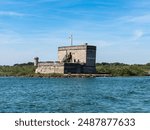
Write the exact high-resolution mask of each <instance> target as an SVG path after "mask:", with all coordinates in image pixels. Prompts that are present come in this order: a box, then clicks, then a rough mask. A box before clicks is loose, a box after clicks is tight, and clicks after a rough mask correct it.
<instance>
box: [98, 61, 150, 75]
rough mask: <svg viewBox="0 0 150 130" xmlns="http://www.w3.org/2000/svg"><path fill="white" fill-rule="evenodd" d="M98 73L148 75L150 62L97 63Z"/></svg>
mask: <svg viewBox="0 0 150 130" xmlns="http://www.w3.org/2000/svg"><path fill="white" fill-rule="evenodd" d="M96 70H97V73H106V74H110V75H112V76H147V75H149V72H150V63H148V64H145V65H141V64H134V65H128V64H123V63H97V64H96Z"/></svg>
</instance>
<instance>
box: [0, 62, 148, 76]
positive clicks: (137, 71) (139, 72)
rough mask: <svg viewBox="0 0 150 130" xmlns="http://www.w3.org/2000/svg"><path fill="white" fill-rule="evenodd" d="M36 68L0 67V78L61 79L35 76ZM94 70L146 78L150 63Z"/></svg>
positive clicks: (99, 66)
mask: <svg viewBox="0 0 150 130" xmlns="http://www.w3.org/2000/svg"><path fill="white" fill-rule="evenodd" d="M35 69H36V67H34V66H33V63H32V62H29V63H23V64H15V65H13V66H0V76H27V77H43V76H44V77H51V76H53V77H61V76H62V75H61V74H48V75H42V74H35ZM96 70H97V73H99V74H109V75H110V76H147V75H149V72H150V63H148V64H145V65H141V64H135V65H128V64H123V63H97V64H96Z"/></svg>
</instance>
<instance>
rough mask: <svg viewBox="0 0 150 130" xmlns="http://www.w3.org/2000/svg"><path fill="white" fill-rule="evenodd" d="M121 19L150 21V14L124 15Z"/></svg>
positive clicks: (138, 21) (134, 21)
mask: <svg viewBox="0 0 150 130" xmlns="http://www.w3.org/2000/svg"><path fill="white" fill-rule="evenodd" d="M119 21H122V22H127V23H142V24H145V23H150V15H149V14H145V15H140V16H123V17H121V18H119Z"/></svg>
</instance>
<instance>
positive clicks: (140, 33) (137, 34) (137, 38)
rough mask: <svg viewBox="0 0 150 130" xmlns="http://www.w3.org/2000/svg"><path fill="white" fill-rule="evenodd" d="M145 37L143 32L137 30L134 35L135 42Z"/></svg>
mask: <svg viewBox="0 0 150 130" xmlns="http://www.w3.org/2000/svg"><path fill="white" fill-rule="evenodd" d="M143 35H144V32H143V31H142V30H135V31H134V33H133V39H134V40H139V39H140V38H142V37H143Z"/></svg>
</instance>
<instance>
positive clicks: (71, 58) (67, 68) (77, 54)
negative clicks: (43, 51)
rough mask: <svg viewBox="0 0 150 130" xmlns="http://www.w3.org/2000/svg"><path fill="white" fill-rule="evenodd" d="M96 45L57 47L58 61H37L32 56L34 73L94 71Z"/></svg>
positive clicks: (83, 72)
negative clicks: (35, 67)
mask: <svg viewBox="0 0 150 130" xmlns="http://www.w3.org/2000/svg"><path fill="white" fill-rule="evenodd" d="M95 64H96V46H92V45H88V44H87V43H86V44H84V45H76V46H62V47H58V61H55V62H54V61H47V62H39V58H38V57H35V58H34V66H37V69H36V71H35V73H42V74H50V73H61V74H92V73H96V67H95Z"/></svg>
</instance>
